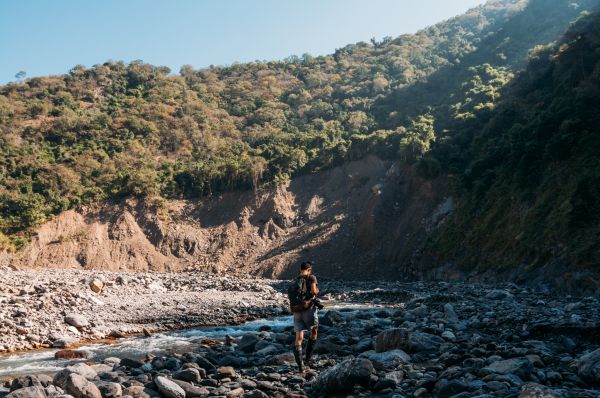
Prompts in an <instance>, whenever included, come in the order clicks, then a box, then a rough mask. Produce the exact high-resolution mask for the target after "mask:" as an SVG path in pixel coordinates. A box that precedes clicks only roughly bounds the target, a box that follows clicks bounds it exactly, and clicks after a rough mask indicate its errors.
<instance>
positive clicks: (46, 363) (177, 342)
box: [0, 303, 383, 379]
mask: <svg viewBox="0 0 600 398" xmlns="http://www.w3.org/2000/svg"><path fill="white" fill-rule="evenodd" d="M382 308H383V306H375V305H373V304H341V303H340V304H336V305H334V306H331V307H329V306H328V309H335V310H337V311H340V312H341V313H343V314H347V315H351V314H353V313H356V312H357V311H375V310H381V309H382ZM324 311H327V309H326V310H324ZM291 325H292V317H291V316H290V315H288V316H281V317H276V318H272V319H261V320H256V321H252V322H247V323H244V324H241V325H235V326H215V327H205V328H198V329H187V330H181V331H176V332H166V333H157V334H154V335H152V336H151V337H143V336H133V337H128V338H124V339H121V340H119V341H118V342H117V343H115V344H89V345H85V346H81V347H78V348H77V350H82V351H87V352H88V353H89V357H88V358H87V359H82V360H73V359H55V358H54V353H55V352H56V351H58V350H57V349H47V350H40V351H31V352H22V353H15V354H8V355H4V356H0V379H2V378H8V377H9V376H10V377H15V376H20V375H25V374H35V373H53V372H56V371H58V370H60V369H62V368H64V367H65V366H66V365H67V364H72V363H74V362H77V361H80V362H81V361H91V362H101V361H102V360H103V359H105V358H108V357H117V358H124V357H128V358H144V357H145V356H146V355H147V354H153V355H160V354H166V353H174V352H185V351H189V350H193V349H194V347H196V346H198V345H200V344H201V341H202V340H204V339H223V338H225V336H226V335H229V336H232V337H238V336H242V335H244V334H245V333H248V332H258V331H259V329H260V328H261V327H262V326H269V327H270V329H269V331H272V332H283V331H285V328H286V327H289V326H291Z"/></svg>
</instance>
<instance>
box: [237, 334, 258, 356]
mask: <svg viewBox="0 0 600 398" xmlns="http://www.w3.org/2000/svg"><path fill="white" fill-rule="evenodd" d="M258 340H259V338H258V336H257V335H255V334H254V333H247V334H245V335H243V336H242V338H241V339H239V341H238V343H237V344H238V348H239V349H240V350H242V351H244V352H252V351H254V347H255V346H256V343H258Z"/></svg>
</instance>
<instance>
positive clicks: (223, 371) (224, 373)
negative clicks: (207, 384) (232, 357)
mask: <svg viewBox="0 0 600 398" xmlns="http://www.w3.org/2000/svg"><path fill="white" fill-rule="evenodd" d="M216 373H217V378H219V379H223V378H225V377H229V378H234V377H237V373H236V372H235V369H233V368H232V367H231V366H221V367H220V368H218V369H217V372H216Z"/></svg>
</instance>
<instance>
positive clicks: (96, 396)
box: [64, 373, 102, 398]
mask: <svg viewBox="0 0 600 398" xmlns="http://www.w3.org/2000/svg"><path fill="white" fill-rule="evenodd" d="M64 390H65V392H66V393H67V394H69V395H72V396H73V397H74V398H102V393H101V392H100V390H99V389H98V387H96V385H95V384H94V383H92V382H91V381H88V380H87V379H86V378H85V377H83V376H80V375H78V374H77V373H71V374H70V375H69V376H68V377H67V382H66V384H65V389H64Z"/></svg>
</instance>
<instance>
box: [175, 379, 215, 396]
mask: <svg viewBox="0 0 600 398" xmlns="http://www.w3.org/2000/svg"><path fill="white" fill-rule="evenodd" d="M173 383H175V384H177V385H178V386H179V387H181V389H182V390H183V391H185V396H186V397H187V398H204V397H206V396H208V394H210V391H208V389H207V388H206V387H198V386H194V385H192V384H190V383H188V382H185V381H182V380H173Z"/></svg>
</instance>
